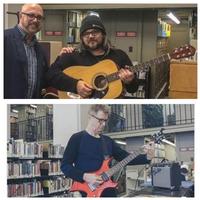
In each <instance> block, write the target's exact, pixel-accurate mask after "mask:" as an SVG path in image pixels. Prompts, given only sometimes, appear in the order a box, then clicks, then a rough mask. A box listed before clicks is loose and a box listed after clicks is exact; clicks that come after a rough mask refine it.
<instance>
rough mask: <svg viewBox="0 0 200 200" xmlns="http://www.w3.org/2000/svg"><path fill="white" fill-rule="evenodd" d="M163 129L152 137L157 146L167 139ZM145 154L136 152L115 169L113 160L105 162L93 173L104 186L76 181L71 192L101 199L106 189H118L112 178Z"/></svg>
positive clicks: (139, 151) (141, 151) (140, 151)
mask: <svg viewBox="0 0 200 200" xmlns="http://www.w3.org/2000/svg"><path fill="white" fill-rule="evenodd" d="M163 130H164V129H163V128H162V129H161V130H160V131H159V132H158V133H155V134H154V135H153V136H151V141H154V142H155V143H157V144H160V143H161V141H162V140H163V139H165V135H164V133H163ZM140 154H144V152H143V150H138V151H134V152H133V153H131V154H130V155H129V156H127V157H126V158H124V159H123V160H122V161H120V162H119V163H117V164H116V165H114V166H113V167H111V168H109V163H110V161H111V160H112V158H109V159H106V160H104V161H103V164H102V166H101V168H100V169H99V170H97V171H96V172H92V173H94V174H96V175H99V176H101V177H102V179H103V183H102V184H97V183H94V184H88V183H86V182H84V183H81V182H77V181H74V182H73V184H72V186H71V188H70V191H71V192H75V191H82V192H85V193H86V194H87V197H100V196H101V194H102V192H103V191H104V190H105V189H106V188H116V187H117V182H114V181H112V180H111V177H112V176H113V175H114V174H115V173H116V172H117V171H119V170H120V169H122V168H123V167H125V166H126V165H127V164H128V163H129V162H130V161H132V160H133V159H134V158H136V157H137V156H138V155H140Z"/></svg>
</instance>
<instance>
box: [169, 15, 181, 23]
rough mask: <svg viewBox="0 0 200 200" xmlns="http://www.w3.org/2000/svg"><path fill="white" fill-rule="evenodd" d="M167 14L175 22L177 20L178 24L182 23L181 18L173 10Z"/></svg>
mask: <svg viewBox="0 0 200 200" xmlns="http://www.w3.org/2000/svg"><path fill="white" fill-rule="evenodd" d="M167 16H168V17H169V18H170V19H171V20H172V21H173V22H175V23H176V24H180V23H181V22H180V20H179V19H178V18H177V17H176V16H175V15H174V14H173V13H172V12H170V13H168V14H167Z"/></svg>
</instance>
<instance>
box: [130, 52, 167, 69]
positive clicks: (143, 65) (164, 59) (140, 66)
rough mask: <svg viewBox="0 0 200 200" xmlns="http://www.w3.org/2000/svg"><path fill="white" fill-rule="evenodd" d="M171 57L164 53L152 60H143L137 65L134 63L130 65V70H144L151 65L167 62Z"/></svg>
mask: <svg viewBox="0 0 200 200" xmlns="http://www.w3.org/2000/svg"><path fill="white" fill-rule="evenodd" d="M170 59H171V57H170V54H169V53H168V54H164V55H162V56H160V57H158V58H154V59H152V60H149V61H147V62H144V63H140V64H138V65H135V66H131V70H132V71H136V72H138V71H141V70H144V71H147V70H148V69H149V68H150V67H151V66H152V65H158V64H160V63H163V62H167V61H169V60H170Z"/></svg>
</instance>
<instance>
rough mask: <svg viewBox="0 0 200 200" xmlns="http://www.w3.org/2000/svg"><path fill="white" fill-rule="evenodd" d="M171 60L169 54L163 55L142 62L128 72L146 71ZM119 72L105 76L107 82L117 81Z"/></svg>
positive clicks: (131, 67)
mask: <svg viewBox="0 0 200 200" xmlns="http://www.w3.org/2000/svg"><path fill="white" fill-rule="evenodd" d="M170 59H171V57H170V54H169V53H168V54H164V55H162V56H160V57H158V58H154V59H152V60H150V61H147V62H144V63H140V64H138V65H135V66H130V70H131V71H133V72H138V71H141V70H142V71H147V70H148V69H149V68H150V67H151V66H152V65H157V64H160V63H163V62H166V61H169V60H170ZM118 74H119V72H115V73H112V74H109V75H108V76H107V80H108V82H112V81H115V80H118V79H119V75H118Z"/></svg>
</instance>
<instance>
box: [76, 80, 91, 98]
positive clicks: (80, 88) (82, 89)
mask: <svg viewBox="0 0 200 200" xmlns="http://www.w3.org/2000/svg"><path fill="white" fill-rule="evenodd" d="M76 90H77V93H78V94H79V95H80V96H81V97H82V98H88V97H89V96H90V95H91V94H92V86H90V85H89V84H87V83H86V82H85V81H82V80H79V81H78V83H77V86H76Z"/></svg>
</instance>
